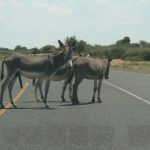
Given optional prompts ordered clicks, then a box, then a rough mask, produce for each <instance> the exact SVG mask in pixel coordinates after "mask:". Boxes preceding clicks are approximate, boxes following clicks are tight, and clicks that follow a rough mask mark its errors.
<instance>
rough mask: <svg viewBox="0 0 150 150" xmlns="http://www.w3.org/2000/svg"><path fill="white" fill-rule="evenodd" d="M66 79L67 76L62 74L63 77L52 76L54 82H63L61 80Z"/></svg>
mask: <svg viewBox="0 0 150 150" xmlns="http://www.w3.org/2000/svg"><path fill="white" fill-rule="evenodd" d="M66 78H67V76H66V75H64V74H62V75H53V76H52V80H53V81H61V80H64V79H66Z"/></svg>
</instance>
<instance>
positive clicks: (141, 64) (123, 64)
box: [111, 59, 150, 71]
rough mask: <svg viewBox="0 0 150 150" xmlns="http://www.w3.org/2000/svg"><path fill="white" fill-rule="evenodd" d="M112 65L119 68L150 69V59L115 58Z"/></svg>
mask: <svg viewBox="0 0 150 150" xmlns="http://www.w3.org/2000/svg"><path fill="white" fill-rule="evenodd" d="M111 66H112V67H113V68H117V69H132V70H133V69H134V70H144V71H150V61H123V60H121V59H114V60H113V61H112V63H111Z"/></svg>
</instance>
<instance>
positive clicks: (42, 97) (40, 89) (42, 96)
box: [39, 80, 44, 100]
mask: <svg viewBox="0 0 150 150" xmlns="http://www.w3.org/2000/svg"><path fill="white" fill-rule="evenodd" d="M42 83H43V80H42V81H41V84H40V85H39V91H40V96H41V99H42V100H44V95H43V92H42Z"/></svg>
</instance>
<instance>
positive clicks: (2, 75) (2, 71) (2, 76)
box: [1, 59, 5, 81]
mask: <svg viewBox="0 0 150 150" xmlns="http://www.w3.org/2000/svg"><path fill="white" fill-rule="evenodd" d="M4 63H5V59H4V60H3V62H2V70H1V81H2V80H3V78H4Z"/></svg>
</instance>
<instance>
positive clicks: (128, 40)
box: [116, 36, 131, 45]
mask: <svg viewBox="0 0 150 150" xmlns="http://www.w3.org/2000/svg"><path fill="white" fill-rule="evenodd" d="M130 42H131V40H130V38H129V37H128V36H126V37H124V38H123V39H121V40H118V41H117V42H116V44H117V45H121V44H123V45H124V44H130Z"/></svg>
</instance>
